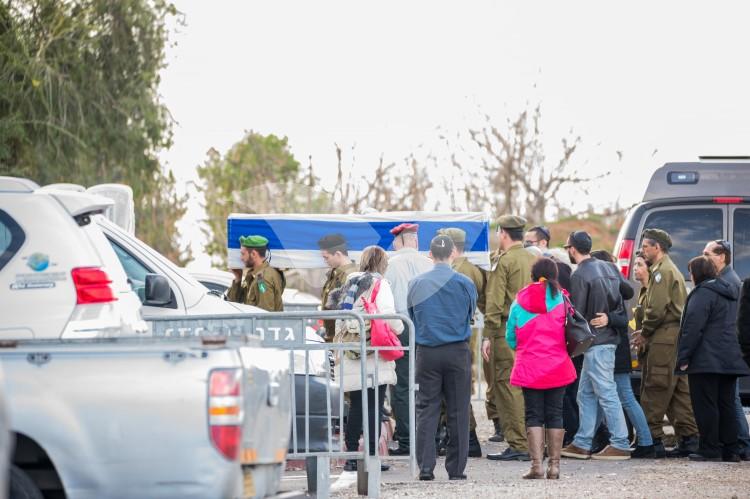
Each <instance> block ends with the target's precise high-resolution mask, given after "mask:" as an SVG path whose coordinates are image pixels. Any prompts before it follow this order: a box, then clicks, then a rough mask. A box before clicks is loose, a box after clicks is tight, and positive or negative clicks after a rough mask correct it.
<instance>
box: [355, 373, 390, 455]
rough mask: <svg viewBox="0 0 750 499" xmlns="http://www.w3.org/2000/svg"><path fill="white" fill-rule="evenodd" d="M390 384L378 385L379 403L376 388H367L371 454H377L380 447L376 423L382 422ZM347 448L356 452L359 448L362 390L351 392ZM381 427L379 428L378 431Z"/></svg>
mask: <svg viewBox="0 0 750 499" xmlns="http://www.w3.org/2000/svg"><path fill="white" fill-rule="evenodd" d="M387 389H388V385H380V386H379V387H378V403H377V404H376V403H375V389H374V388H368V389H367V410H368V412H369V413H370V416H371V417H370V418H369V420H368V421H367V422H368V431H369V432H370V455H371V456H374V455H375V450H376V449H377V448H378V446H377V444H376V442H375V423H376V422H377V423H378V424H380V416H381V414H383V404H384V403H385V391H386V390H387ZM345 431H346V436H345V439H346V450H347V451H349V452H356V451H357V450H358V449H359V437H360V435H362V390H356V391H353V392H349V415H348V416H347V418H346V428H345ZM379 431H380V428H378V432H379Z"/></svg>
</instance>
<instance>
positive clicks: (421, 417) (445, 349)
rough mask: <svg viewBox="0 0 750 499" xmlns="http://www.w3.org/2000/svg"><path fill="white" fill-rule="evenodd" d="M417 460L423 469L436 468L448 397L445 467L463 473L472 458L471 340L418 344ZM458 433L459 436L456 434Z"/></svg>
mask: <svg viewBox="0 0 750 499" xmlns="http://www.w3.org/2000/svg"><path fill="white" fill-rule="evenodd" d="M416 381H417V383H418V384H419V391H418V392H417V400H416V405H417V407H416V409H417V431H416V434H417V464H418V465H419V469H420V471H425V472H432V471H434V469H435V461H436V448H435V432H436V431H437V427H438V422H439V420H440V403H441V401H442V400H443V399H445V406H446V416H447V419H448V433H449V434H450V436H451V438H450V440H449V442H448V448H447V449H446V458H445V469H446V470H447V471H448V476H458V475H462V474H463V472H464V470H465V469H466V461H467V460H468V458H469V402H470V399H471V349H470V348H469V343H468V342H460V343H450V344H448V345H442V346H438V347H427V346H421V345H418V346H417V359H416ZM454 436H455V438H454Z"/></svg>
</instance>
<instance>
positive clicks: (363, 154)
mask: <svg viewBox="0 0 750 499" xmlns="http://www.w3.org/2000/svg"><path fill="white" fill-rule="evenodd" d="M176 5H177V8H178V9H179V10H180V11H181V12H183V13H184V14H185V21H186V23H187V25H186V26H181V27H179V28H178V31H179V32H178V33H174V34H173V35H172V40H173V41H175V42H177V45H176V46H175V47H172V48H170V49H168V51H167V63H168V67H167V68H166V69H165V70H164V71H163V79H162V84H161V94H162V96H163V99H164V101H165V103H166V105H167V106H168V107H169V109H170V111H171V112H172V114H173V116H174V118H175V119H176V121H177V125H176V127H175V130H174V131H175V135H174V146H173V147H172V148H171V149H170V150H168V151H164V152H163V153H162V154H161V158H162V160H163V161H164V163H165V165H166V166H167V167H168V168H171V169H172V170H174V172H175V174H176V175H177V178H178V181H179V182H180V183H181V184H182V185H185V184H186V183H187V182H189V181H194V180H197V175H196V172H195V168H196V166H197V165H199V164H201V163H202V162H203V160H204V158H205V153H206V151H207V150H208V149H209V148H210V147H215V148H217V149H218V150H219V151H222V152H224V151H226V150H227V149H228V148H229V147H231V145H232V144H234V143H235V142H237V141H238V140H240V139H241V138H242V135H243V131H244V130H250V129H252V130H256V131H258V132H260V133H264V134H267V133H275V134H278V135H286V136H287V137H289V141H290V144H291V148H292V151H293V153H294V154H295V156H296V157H297V159H298V160H299V161H301V162H302V163H303V164H306V163H307V157H308V155H312V156H313V162H314V163H315V165H316V167H317V168H318V170H319V171H320V172H321V173H323V174H324V180H327V181H329V182H331V181H332V176H331V173H332V172H333V168H335V156H334V149H333V143H334V142H338V143H339V144H341V145H342V146H344V147H345V148H346V147H351V145H352V144H355V143H356V146H357V147H356V150H357V153H356V154H357V164H358V165H359V167H360V168H365V167H368V166H370V165H374V164H375V162H376V160H377V157H378V156H379V155H380V153H381V152H382V153H384V154H385V156H386V158H388V159H392V160H399V159H400V158H402V157H404V156H405V155H406V154H408V153H409V152H410V151H415V150H417V149H418V148H419V146H420V145H422V149H421V150H424V151H426V150H429V149H430V148H432V147H433V146H434V145H435V144H436V142H437V140H436V136H437V133H436V131H435V128H436V127H437V126H441V127H442V128H444V129H447V130H451V131H463V130H465V129H466V126H467V124H470V123H472V122H474V120H476V118H477V111H476V110H477V106H480V107H481V109H482V110H483V111H485V112H488V113H489V114H491V115H492V116H493V117H494V120H495V121H496V122H498V123H502V122H503V121H504V120H505V119H506V118H507V117H514V116H516V115H517V114H518V112H519V111H520V110H522V109H523V108H524V107H525V106H526V104H527V102H530V103H531V104H536V103H541V105H542V120H543V121H542V128H543V133H544V135H545V146H546V153H547V156H548V157H549V158H550V159H552V160H554V159H556V158H557V156H558V154H557V153H558V152H559V149H560V146H559V139H560V138H561V137H562V136H563V135H564V134H565V133H566V132H567V131H568V130H570V129H571V128H572V129H573V130H574V132H575V133H576V134H579V135H580V136H581V137H582V139H583V146H582V147H581V149H580V150H579V152H577V153H576V161H575V164H576V165H582V168H583V172H584V173H586V174H596V173H598V172H601V171H606V170H613V172H614V173H613V174H612V175H611V176H610V177H608V178H607V179H606V180H604V181H602V182H601V183H600V184H599V185H597V186H595V188H594V190H593V192H592V194H591V195H590V196H581V195H580V193H576V192H574V191H570V192H567V193H565V194H564V196H566V198H565V199H563V201H568V198H569V202H570V203H571V205H572V206H574V207H576V208H579V209H582V208H585V206H586V204H587V203H589V202H590V203H593V204H594V205H596V206H603V205H606V204H608V203H610V202H612V201H614V200H615V199H618V198H619V199H620V200H621V202H622V203H623V204H631V203H634V202H637V201H638V200H639V199H640V197H641V196H642V194H643V190H644V188H645V186H646V183H647V182H648V178H649V177H650V174H651V172H652V171H653V170H654V169H655V168H657V167H658V166H660V165H661V164H663V163H664V162H666V161H680V160H682V161H684V160H695V159H697V156H698V155H699V154H747V153H750V147H749V146H748V143H747V141H748V137H750V92H749V91H748V83H749V82H750V66H749V65H748V60H749V57H748V46H749V45H750V44H749V43H748V36H747V26H746V23H747V19H748V14H749V13H750V12H749V11H750V8H749V7H748V4H747V3H743V2H620V3H617V4H615V3H613V2H594V1H591V2H588V1H587V2H572V1H571V2H552V1H549V2H520V1H519V2H501V1H494V2H493V1H469V0H464V1H460V2H459V1H454V2H437V1H430V2H426V1H425V2H421V1H419V2H418V1H394V2H391V1H379V2H369V3H366V2H352V1H345V2H325V1H315V2H311V1H300V2H287V1H279V0H274V1H272V2H257V1H222V0H212V1H211V2H205V1H199V0H190V1H180V0H178V1H176ZM655 150H657V152H656V153H655V154H654V151H655ZM615 151H622V153H623V159H622V161H618V160H617V155H616V153H615ZM326 174H327V175H326ZM576 194H578V195H576ZM193 199H194V198H193ZM201 217H203V214H202V212H201V210H200V209H199V207H198V206H197V202H195V201H192V202H191V208H190V211H189V214H188V217H187V220H186V221H185V222H184V223H183V224H182V227H181V229H182V232H183V235H184V238H185V241H186V242H190V243H192V244H193V249H194V254H195V256H196V260H197V261H196V263H195V266H196V267H200V266H205V265H207V264H208V260H207V259H206V258H203V257H202V256H201V255H200V251H201V249H202V248H201V237H200V232H199V230H198V229H197V227H196V224H195V221H196V220H198V219H200V218H201Z"/></svg>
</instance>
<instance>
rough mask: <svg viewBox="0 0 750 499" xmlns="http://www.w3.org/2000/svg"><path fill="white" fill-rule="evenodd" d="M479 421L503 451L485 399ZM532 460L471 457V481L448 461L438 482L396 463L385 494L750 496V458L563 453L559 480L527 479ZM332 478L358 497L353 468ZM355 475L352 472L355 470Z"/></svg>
mask: <svg viewBox="0 0 750 499" xmlns="http://www.w3.org/2000/svg"><path fill="white" fill-rule="evenodd" d="M474 414H475V415H476V417H477V419H478V420H479V421H478V426H479V427H478V434H479V439H480V442H482V448H483V451H484V452H485V454H486V453H487V452H490V453H491V452H498V451H502V450H503V449H504V448H505V446H506V445H505V443H498V444H495V443H491V442H487V438H489V436H490V429H491V423H489V422H488V421H487V419H486V416H485V414H484V409H483V406H482V404H481V403H480V402H475V403H474ZM528 466H529V464H528V463H521V462H512V463H503V462H495V461H489V460H488V459H486V458H484V457H483V458H481V459H480V458H475V459H469V464H468V468H467V471H466V473H467V475H468V480H466V481H465V482H456V481H453V482H451V481H448V476H447V473H446V472H445V468H444V460H443V459H440V460H439V461H438V465H437V467H436V469H435V477H436V479H435V481H433V482H420V481H418V480H415V479H414V477H412V476H410V474H409V471H408V469H407V465H406V464H405V463H402V462H394V463H392V467H391V470H390V471H387V472H384V473H383V474H382V475H381V476H382V487H381V497H384V498H402V497H404V498H405V497H408V498H420V497H424V498H427V497H458V498H479V497H481V498H493V497H509V496H510V497H523V498H525V499H530V498H537V497H539V498H542V497H544V498H559V497H570V498H586V497H597V498H599V497H611V498H617V499H622V498H663V497H674V498H680V499H682V498H692V497H711V498H741V497H748V498H750V462H742V463H740V464H733V463H694V462H691V461H688V460H687V459H662V460H643V459H637V460H629V461H620V462H606V461H578V460H573V459H565V458H563V460H562V463H561V472H562V477H561V479H560V480H522V479H521V478H520V477H521V475H522V474H523V473H524V472H525V471H526V470H527V469H528ZM334 475H335V476H332V482H335V481H336V480H337V479H340V480H341V482H340V485H344V483H345V482H347V479H349V481H350V483H351V485H349V486H347V487H345V488H343V489H339V490H336V489H337V487H335V486H334V487H333V490H332V494H331V496H332V497H357V496H356V488H355V486H354V483H353V482H351V477H348V476H347V475H349V474H348V473H342V472H341V470H340V469H337V470H335V471H334ZM352 475H353V473H352Z"/></svg>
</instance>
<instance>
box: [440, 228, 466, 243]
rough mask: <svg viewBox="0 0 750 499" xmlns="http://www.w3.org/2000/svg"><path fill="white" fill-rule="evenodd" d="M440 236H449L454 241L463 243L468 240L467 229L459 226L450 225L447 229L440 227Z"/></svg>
mask: <svg viewBox="0 0 750 499" xmlns="http://www.w3.org/2000/svg"><path fill="white" fill-rule="evenodd" d="M437 233H438V235H439V236H448V237H450V238H451V239H452V240H453V243H454V244H455V243H458V244H463V243H465V242H466V231H465V230H463V229H459V228H457V227H448V228H447V229H438V232H437Z"/></svg>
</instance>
